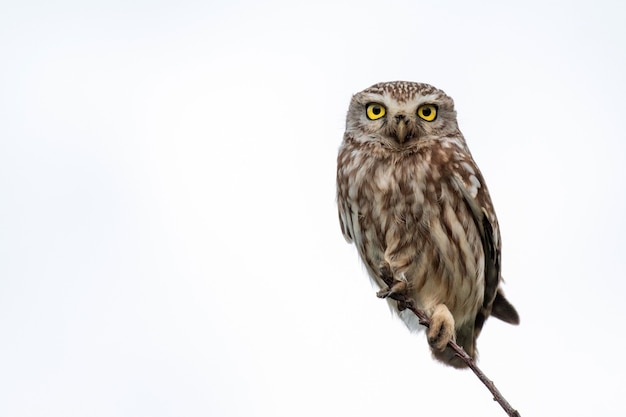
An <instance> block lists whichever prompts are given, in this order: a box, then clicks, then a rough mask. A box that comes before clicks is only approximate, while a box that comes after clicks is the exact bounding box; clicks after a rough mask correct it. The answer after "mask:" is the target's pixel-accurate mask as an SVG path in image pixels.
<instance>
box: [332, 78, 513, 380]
mask: <svg viewBox="0 0 626 417" xmlns="http://www.w3.org/2000/svg"><path fill="white" fill-rule="evenodd" d="M337 205H338V209H339V222H340V225H341V230H342V232H343V235H344V237H345V238H346V240H347V241H348V242H353V243H354V244H355V245H356V248H357V250H358V254H359V257H360V258H361V260H362V261H363V263H364V264H365V268H366V269H367V272H368V275H369V276H370V278H371V280H372V281H373V283H374V284H375V286H377V288H378V289H379V291H378V293H377V295H378V296H379V297H380V298H386V299H387V301H388V302H389V304H390V306H391V307H392V310H394V311H396V312H397V313H398V315H399V317H400V318H401V319H402V320H403V321H404V323H405V324H406V325H407V326H408V327H409V329H411V330H419V328H420V325H419V322H418V319H417V318H416V317H415V316H414V315H413V313H412V312H411V311H410V310H407V309H405V307H406V306H405V305H404V303H403V302H402V301H396V300H394V298H399V299H400V300H401V299H402V297H399V296H403V297H409V298H411V299H413V300H414V302H415V303H416V306H417V307H418V308H420V309H422V310H424V311H425V312H426V313H427V314H428V316H429V317H430V319H431V325H430V327H429V329H428V330H427V333H426V336H427V340H428V343H429V345H430V348H431V351H432V353H433V356H434V357H435V358H436V359H438V360H440V361H441V362H443V363H445V364H447V365H451V366H454V367H457V368H462V367H465V366H466V365H465V363H464V362H463V361H462V360H460V358H458V357H457V356H456V355H455V353H454V352H453V351H452V350H451V349H450V348H449V347H448V346H447V344H448V342H449V341H450V340H454V341H456V343H457V344H459V345H460V346H462V347H463V349H464V350H465V351H466V352H467V353H468V354H469V355H470V356H471V357H472V358H474V359H475V358H476V354H477V351H476V338H477V337H478V335H479V333H480V331H481V329H482V327H483V324H484V323H485V320H486V319H487V317H489V316H490V315H491V316H494V317H497V318H498V319H501V320H503V321H505V322H507V323H511V324H518V323H519V316H518V314H517V312H516V310H515V308H514V307H513V306H512V305H511V304H510V303H509V301H508V300H507V299H506V298H505V296H504V294H503V292H502V289H501V283H502V277H501V275H500V247H501V243H500V231H499V228H498V220H497V218H496V214H495V211H494V208H493V205H492V203H491V198H490V196H489V192H488V190H487V185H486V184H485V180H484V178H483V176H482V174H481V172H480V170H479V169H478V166H477V165H476V163H475V162H474V159H473V158H472V155H471V153H470V151H469V149H468V147H467V144H466V143H465V139H464V138H463V135H462V134H461V131H460V130H459V127H458V124H457V120H456V111H455V109H454V102H453V101H452V99H451V98H450V97H449V96H447V95H446V94H445V93H444V92H443V91H441V90H439V89H437V88H435V87H433V86H431V85H428V84H422V83H414V82H404V81H396V82H384V83H379V84H375V85H373V86H371V87H369V88H367V89H365V90H363V91H362V92H360V93H357V94H355V95H354V96H353V97H352V100H351V102H350V107H349V109H348V115H347V120H346V131H345V134H344V138H343V142H342V144H341V146H340V148H339V155H338V157H337Z"/></svg>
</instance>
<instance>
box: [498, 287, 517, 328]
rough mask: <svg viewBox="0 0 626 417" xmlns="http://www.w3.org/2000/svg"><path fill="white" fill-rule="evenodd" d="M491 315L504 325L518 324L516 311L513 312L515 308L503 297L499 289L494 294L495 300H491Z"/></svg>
mask: <svg viewBox="0 0 626 417" xmlns="http://www.w3.org/2000/svg"><path fill="white" fill-rule="evenodd" d="M491 315H492V316H494V317H496V318H499V319H500V320H502V321H504V322H506V323H510V324H519V315H518V314H517V310H515V307H513V305H512V304H511V303H510V302H509V300H507V299H506V298H505V297H504V294H503V293H502V291H501V290H499V289H498V292H497V293H496V298H495V300H493V307H492V308H491Z"/></svg>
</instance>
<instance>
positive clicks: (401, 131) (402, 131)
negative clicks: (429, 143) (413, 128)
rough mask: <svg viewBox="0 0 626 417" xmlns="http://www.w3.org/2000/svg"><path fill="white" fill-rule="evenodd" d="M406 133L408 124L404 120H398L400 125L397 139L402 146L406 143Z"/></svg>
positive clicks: (397, 129)
mask: <svg viewBox="0 0 626 417" xmlns="http://www.w3.org/2000/svg"><path fill="white" fill-rule="evenodd" d="M406 133H407V128H406V122H405V121H404V119H400V120H398V124H397V125H396V138H397V139H398V142H400V144H403V143H404V141H405V139H406Z"/></svg>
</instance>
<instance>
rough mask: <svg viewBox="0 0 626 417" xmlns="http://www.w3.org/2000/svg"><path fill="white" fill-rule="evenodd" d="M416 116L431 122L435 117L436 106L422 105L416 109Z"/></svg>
mask: <svg viewBox="0 0 626 417" xmlns="http://www.w3.org/2000/svg"><path fill="white" fill-rule="evenodd" d="M417 115H418V116H419V117H421V118H422V119H424V120H426V121H427V122H432V121H433V120H435V118H436V117H437V106H435V105H434V104H424V105H422V106H420V107H419V108H418V109H417Z"/></svg>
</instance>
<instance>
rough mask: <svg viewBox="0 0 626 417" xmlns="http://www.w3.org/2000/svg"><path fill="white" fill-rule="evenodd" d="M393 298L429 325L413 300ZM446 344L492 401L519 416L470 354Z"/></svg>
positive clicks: (453, 343) (422, 322)
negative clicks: (489, 395)
mask: <svg viewBox="0 0 626 417" xmlns="http://www.w3.org/2000/svg"><path fill="white" fill-rule="evenodd" d="M393 298H394V299H396V300H398V301H399V303H400V304H404V306H406V308H408V309H409V310H411V311H412V312H413V313H414V314H415V315H416V316H417V318H418V319H419V322H420V324H421V325H422V326H425V327H430V318H429V317H428V316H427V315H426V313H425V312H423V311H422V310H420V309H419V308H417V307H416V306H415V302H414V301H413V300H412V299H411V298H407V297H404V296H402V295H400V294H394V297H393ZM448 346H449V347H450V349H452V350H453V351H454V353H456V355H457V356H458V357H459V358H461V360H462V361H463V362H465V363H466V364H467V366H468V367H469V368H470V369H471V370H472V371H473V372H474V374H476V376H477V377H478V379H480V380H481V382H482V383H483V384H485V386H486V387H487V389H488V390H489V391H490V392H491V394H493V399H494V401H497V402H498V404H500V406H501V407H502V408H503V409H504V411H506V413H507V414H508V415H509V416H510V417H521V416H520V413H519V412H518V411H517V410H516V409H514V408H513V407H511V404H509V402H508V401H507V400H506V399H505V398H504V397H503V396H502V394H501V393H500V391H498V388H496V386H495V384H494V383H493V381H492V380H490V379H489V378H487V376H486V375H485V374H484V373H483V371H481V370H480V368H479V367H478V366H477V365H476V362H474V360H473V359H472V358H471V357H470V355H468V354H467V352H465V350H463V348H462V347H461V346H459V345H457V344H456V342H455V341H454V340H451V341H450V342H449V343H448Z"/></svg>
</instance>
